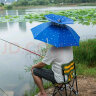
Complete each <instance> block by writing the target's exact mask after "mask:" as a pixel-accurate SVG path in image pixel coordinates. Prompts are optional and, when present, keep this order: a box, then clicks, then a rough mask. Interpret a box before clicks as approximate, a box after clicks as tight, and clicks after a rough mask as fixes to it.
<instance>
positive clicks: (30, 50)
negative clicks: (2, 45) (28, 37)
mask: <svg viewBox="0 0 96 96" xmlns="http://www.w3.org/2000/svg"><path fill="white" fill-rule="evenodd" d="M0 40H2V41H4V42H7V43H9V44H11V45H14V46H17V47H19V48H21V49H23V50H25V51H28V52H30V53H33V54H35V55H37V56H39V57H43V56H41V55H40V54H37V53H35V52H33V51H31V50H28V49H26V48H23V47H21V46H19V45H16V44H14V43H12V42H9V41H7V40H4V39H2V38H0Z"/></svg>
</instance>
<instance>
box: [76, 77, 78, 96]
mask: <svg viewBox="0 0 96 96" xmlns="http://www.w3.org/2000/svg"><path fill="white" fill-rule="evenodd" d="M76 95H78V85H77V77H76Z"/></svg>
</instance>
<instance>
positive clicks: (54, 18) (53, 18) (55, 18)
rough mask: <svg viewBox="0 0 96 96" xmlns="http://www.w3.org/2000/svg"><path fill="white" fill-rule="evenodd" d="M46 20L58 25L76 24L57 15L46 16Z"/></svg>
mask: <svg viewBox="0 0 96 96" xmlns="http://www.w3.org/2000/svg"><path fill="white" fill-rule="evenodd" d="M45 18H46V19H48V20H49V21H51V22H55V23H57V24H73V23H74V21H73V20H72V19H70V18H68V17H65V16H60V15H55V14H49V15H45Z"/></svg>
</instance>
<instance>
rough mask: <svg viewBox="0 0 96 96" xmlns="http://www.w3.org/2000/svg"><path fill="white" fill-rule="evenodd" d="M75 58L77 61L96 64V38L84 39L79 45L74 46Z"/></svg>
mask: <svg viewBox="0 0 96 96" xmlns="http://www.w3.org/2000/svg"><path fill="white" fill-rule="evenodd" d="M74 59H75V61H76V62H77V63H78V62H79V63H81V64H82V63H84V64H85V63H86V64H87V65H88V66H91V67H93V66H96V39H92V40H91V39H89V40H88V41H82V42H80V46H79V47H74Z"/></svg>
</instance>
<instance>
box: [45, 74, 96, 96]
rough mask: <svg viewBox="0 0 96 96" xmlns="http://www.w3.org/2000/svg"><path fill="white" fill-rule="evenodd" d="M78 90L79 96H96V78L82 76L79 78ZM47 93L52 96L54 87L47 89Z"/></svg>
mask: <svg viewBox="0 0 96 96" xmlns="http://www.w3.org/2000/svg"><path fill="white" fill-rule="evenodd" d="M78 89H79V95H78V96H96V78H94V77H82V76H80V77H78ZM46 92H47V94H48V96H52V92H53V87H51V88H49V89H47V90H46ZM57 96H59V95H57ZM64 96H65V95H64Z"/></svg>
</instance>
